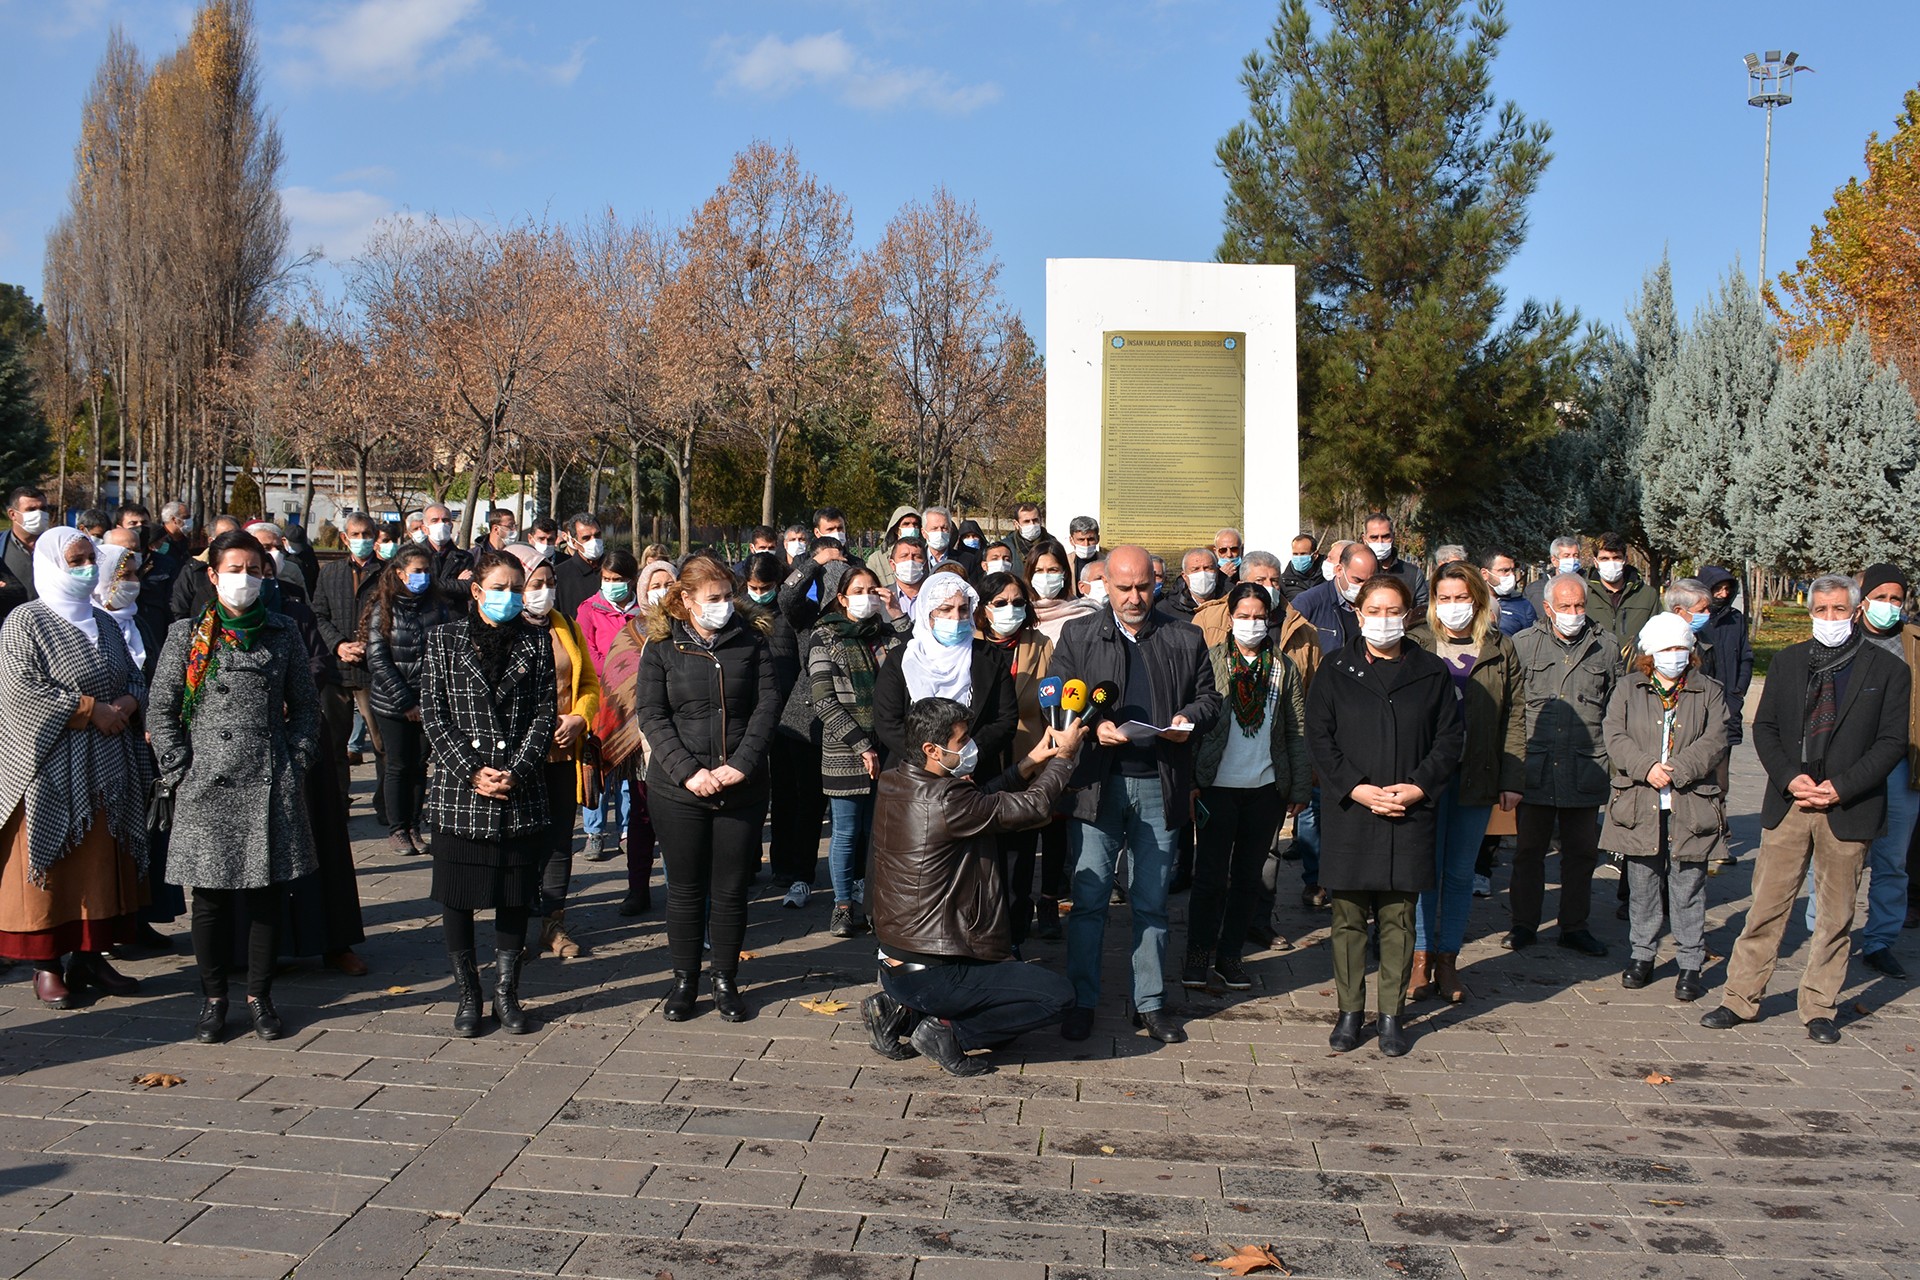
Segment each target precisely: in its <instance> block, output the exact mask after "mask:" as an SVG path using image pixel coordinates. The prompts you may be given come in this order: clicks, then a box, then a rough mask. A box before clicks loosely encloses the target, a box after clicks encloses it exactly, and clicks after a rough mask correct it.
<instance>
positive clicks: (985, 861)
mask: <svg viewBox="0 0 1920 1280" xmlns="http://www.w3.org/2000/svg"><path fill="white" fill-rule="evenodd" d="M1085 736H1086V726H1085V725H1075V726H1073V727H1072V728H1069V729H1062V730H1055V731H1052V732H1050V733H1048V734H1047V736H1046V737H1045V738H1043V739H1042V740H1041V742H1040V743H1039V745H1037V746H1035V747H1034V749H1033V750H1032V751H1031V752H1029V753H1028V754H1027V756H1026V757H1025V758H1023V759H1022V760H1020V761H1019V762H1018V763H1016V764H1015V765H1014V767H1013V768H1011V769H1009V770H1007V772H1006V773H1004V774H1002V775H1001V776H1000V777H998V778H996V779H994V780H993V781H991V782H988V783H986V784H984V785H982V784H977V783H975V782H974V780H973V778H972V777H971V776H970V775H971V774H972V772H973V766H974V762H975V761H976V760H977V759H978V758H979V754H980V753H979V749H978V748H977V746H976V745H975V744H974V743H972V742H970V741H969V740H968V733H967V708H966V707H965V706H964V705H963V704H961V703H959V702H955V701H954V700H953V699H951V698H922V699H920V700H919V701H918V702H915V703H914V704H913V706H912V707H911V708H910V709H909V710H908V712H907V743H908V747H909V750H910V751H911V752H912V754H911V755H909V756H908V757H907V758H906V759H904V760H902V761H901V762H900V763H898V764H897V765H895V766H894V767H893V768H891V769H888V770H887V771H886V772H885V773H883V774H882V775H881V776H880V785H879V791H878V799H877V800H876V802H875V807H874V814H873V831H872V836H871V845H870V854H869V856H870V858H871V860H872V866H871V869H870V871H869V873H868V876H867V909H868V912H869V914H870V916H871V918H872V921H873V932H874V936H875V938H876V939H877V940H878V942H879V944H880V986H881V991H880V992H879V993H878V994H875V995H872V996H869V997H868V998H867V1001H866V1004H865V1007H864V1009H863V1013H864V1014H865V1016H866V1021H867V1030H868V1033H869V1034H870V1035H871V1036H872V1037H873V1046H874V1049H875V1050H876V1051H878V1052H880V1053H882V1054H885V1055H886V1056H888V1057H906V1056H909V1054H908V1053H907V1052H905V1051H903V1050H902V1048H901V1047H900V1045H899V1043H898V1039H899V1037H900V1035H901V1034H903V1033H904V1032H905V1031H906V1030H907V1029H908V1028H909V1027H911V1029H912V1035H911V1037H910V1043H911V1044H912V1045H913V1048H914V1049H916V1050H918V1051H919V1052H921V1053H923V1054H925V1055H926V1056H927V1057H929V1058H931V1059H933V1060H934V1061H935V1062H937V1063H939V1064H940V1066H941V1067H942V1068H943V1069H945V1070H946V1071H947V1072H948V1073H949V1074H951V1075H956V1076H974V1075H983V1074H985V1073H986V1072H989V1071H992V1070H993V1068H992V1066H990V1065H989V1064H987V1063H986V1062H984V1061H981V1060H979V1059H975V1058H969V1057H968V1056H967V1051H968V1050H970V1049H991V1048H997V1047H998V1046H1000V1045H1004V1044H1006V1043H1008V1042H1010V1041H1011V1040H1013V1039H1014V1038H1015V1037H1016V1036H1019V1035H1021V1034H1022V1033H1024V1032H1027V1031H1032V1030H1035V1029H1037V1028H1039V1027H1044V1026H1051V1025H1053V1024H1056V1023H1058V1022H1059V1021H1060V1016H1061V1015H1062V1014H1063V1013H1065V1012H1066V1010H1067V1008H1068V1006H1070V1005H1071V1004H1072V1003H1073V984H1072V983H1071V982H1069V981H1068V980H1067V979H1066V978H1065V977H1064V976H1063V975H1061V974H1057V973H1049V972H1048V971H1047V970H1045V969H1042V968H1039V967H1038V966H1036V965H1030V964H1023V963H1021V962H1019V961H1018V960H1015V959H1013V946H1012V934H1011V930H1010V927H1009V923H1008V912H1007V888H1006V883H1005V880H1004V879H1003V877H1002V875H1001V870H1000V856H999V846H998V844H997V843H996V841H995V837H996V836H999V835H1001V834H1002V833H1004V832H1008V831H1018V830H1022V829H1024V828H1027V827H1038V826H1041V825H1043V824H1045V823H1046V822H1047V821H1048V820H1049V818H1050V817H1051V816H1052V814H1053V805H1054V802H1055V801H1056V800H1058V799H1059V798H1060V793H1061V792H1062V791H1063V790H1064V789H1065V788H1066V785H1067V776H1068V774H1069V773H1071V772H1072V765H1073V756H1074V753H1075V752H1076V751H1077V750H1078V749H1079V747H1080V740H1081V739H1082V738H1084V737H1085ZM1035 774H1038V775H1039V777H1038V778H1035V777H1034V775H1035Z"/></svg>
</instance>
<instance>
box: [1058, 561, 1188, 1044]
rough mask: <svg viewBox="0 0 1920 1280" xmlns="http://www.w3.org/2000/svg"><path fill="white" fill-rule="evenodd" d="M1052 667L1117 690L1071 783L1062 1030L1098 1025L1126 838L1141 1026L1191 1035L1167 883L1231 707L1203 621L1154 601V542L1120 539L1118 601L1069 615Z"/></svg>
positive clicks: (1111, 597) (1110, 566) (1114, 575)
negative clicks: (1210, 744) (1172, 996)
mask: <svg viewBox="0 0 1920 1280" xmlns="http://www.w3.org/2000/svg"><path fill="white" fill-rule="evenodd" d="M1048 673H1049V674H1050V675H1058V676H1060V677H1062V678H1063V679H1065V680H1067V681H1068V682H1069V683H1071V682H1073V681H1076V680H1077V681H1080V682H1081V683H1082V686H1083V687H1084V688H1085V689H1089V690H1092V689H1098V688H1099V687H1100V686H1101V685H1103V684H1106V685H1110V686H1111V689H1112V692H1111V694H1110V696H1109V697H1108V699H1107V700H1106V703H1105V705H1104V706H1103V707H1102V708H1101V709H1100V712H1099V714H1098V715H1097V716H1095V717H1094V725H1093V728H1094V740H1093V741H1092V742H1090V743H1089V744H1088V746H1087V749H1086V750H1084V751H1082V752H1081V755H1080V762H1079V764H1078V766H1077V767H1076V768H1075V769H1074V772H1073V779H1072V782H1071V784H1070V785H1071V787H1072V788H1074V790H1072V791H1071V793H1070V794H1071V804H1072V808H1071V810H1070V813H1071V815H1072V818H1073V821H1072V823H1070V824H1069V827H1068V831H1067V848H1068V851H1069V854H1070V855H1071V857H1072V859H1073V912H1072V914H1071V915H1070V916H1069V917H1068V919H1067V974H1068V976H1069V977H1070V978H1072V979H1073V989H1074V1007H1073V1008H1072V1009H1070V1010H1068V1011H1067V1015H1066V1017H1065V1019H1063V1021H1062V1023H1061V1028H1060V1030H1061V1034H1062V1035H1064V1036H1065V1037H1066V1038H1067V1039H1069V1040H1085V1039H1086V1038H1087V1037H1088V1036H1089V1035H1091V1034H1092V1032H1093V1015H1094V1010H1095V1009H1096V1008H1097V1007H1098V1005H1099V1003H1100V961H1101V952H1102V949H1103V947H1104V945H1105V940H1106V929H1107V903H1108V898H1109V896H1110V895H1111V894H1112V892H1113V872H1114V863H1115V860H1116V859H1117V858H1118V857H1119V854H1120V849H1121V847H1122V845H1123V844H1124V845H1125V846H1127V847H1128V848H1129V849H1130V850H1131V853H1130V856H1129V858H1128V865H1129V875H1130V879H1129V882H1128V884H1127V901H1128V903H1129V904H1130V906H1131V908H1132V911H1133V952H1132V954H1133V1008H1134V1025H1135V1026H1136V1027H1144V1028H1145V1029H1146V1031H1147V1033H1148V1034H1149V1035H1151V1036H1152V1037H1153V1038H1154V1039H1156V1040H1159V1041H1161V1042H1163V1043H1165V1044H1179V1043H1180V1042H1181V1041H1184V1040H1185V1039H1186V1038H1187V1033H1186V1032H1185V1031H1184V1030H1182V1029H1181V1027H1180V1024H1179V1023H1178V1022H1176V1021H1174V1019H1173V1017H1172V1015H1170V1014H1168V1013H1167V1012H1166V1011H1165V1009H1164V1004H1163V994H1162V989H1163V987H1164V985H1165V984H1164V979H1163V972H1164V970H1165V967H1166V955H1167V892H1168V887H1169V886H1170V885H1171V883H1172V881H1173V862H1174V851H1175V846H1176V843H1177V833H1178V832H1179V830H1180V829H1181V828H1182V827H1184V826H1186V825H1187V824H1188V823H1189V822H1191V821H1192V820H1193V816H1192V810H1191V808H1190V806H1189V804H1188V798H1189V797H1190V796H1191V795H1192V792H1193V738H1194V736H1195V735H1196V734H1199V735H1202V736H1204V735H1205V733H1206V732H1207V730H1208V729H1209V728H1211V727H1212V725H1213V722H1214V719H1215V718H1216V717H1217V716H1218V715H1219V714H1220V694H1219V691H1218V690H1216V689H1215V688H1214V684H1213V664H1212V662H1211V661H1210V660H1209V659H1208V657H1207V645H1206V640H1205V639H1204V638H1203V637H1202V636H1201V634H1200V628H1198V627H1196V626H1194V625H1192V624H1191V623H1187V622H1182V621H1180V620H1179V619H1177V618H1175V617H1173V616H1172V615H1171V614H1169V613H1167V612H1165V611H1163V610H1157V609H1155V608H1154V606H1153V557H1152V556H1150V555H1149V554H1148V553H1147V550H1146V548H1144V547H1137V546H1122V547H1116V548H1114V549H1113V551H1112V552H1111V553H1109V555H1108V556H1107V607H1106V608H1105V609H1101V610H1099V611H1097V612H1095V613H1092V614H1089V615H1087V616H1085V617H1079V618H1075V619H1074V620H1073V621H1071V622H1069V623H1067V625H1066V627H1065V628H1064V629H1063V630H1062V631H1061V633H1060V642H1059V644H1058V645H1056V646H1055V647H1054V651H1053V661H1052V663H1051V664H1050V665H1049V667H1048Z"/></svg>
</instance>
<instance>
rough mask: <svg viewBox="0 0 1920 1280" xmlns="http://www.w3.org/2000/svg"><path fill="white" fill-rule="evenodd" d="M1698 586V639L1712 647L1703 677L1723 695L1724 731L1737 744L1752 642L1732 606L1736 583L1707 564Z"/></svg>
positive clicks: (1742, 736) (1743, 725) (1748, 683)
mask: <svg viewBox="0 0 1920 1280" xmlns="http://www.w3.org/2000/svg"><path fill="white" fill-rule="evenodd" d="M1700 582H1701V585H1703V586H1704V587H1706V589H1707V608H1708V610H1709V613H1708V615H1707V623H1706V626H1704V627H1702V628H1701V630H1700V632H1699V636H1700V638H1701V639H1702V640H1703V641H1705V642H1706V643H1707V644H1709V645H1712V646H1713V648H1712V650H1711V651H1710V653H1709V654H1708V656H1707V658H1706V661H1705V666H1706V669H1707V674H1708V675H1710V676H1712V677H1713V678H1714V679H1715V680H1718V681H1719V682H1720V687H1721V688H1722V689H1725V690H1726V691H1727V729H1728V731H1729V734H1730V737H1731V740H1732V741H1733V742H1736V743H1738V742H1741V741H1743V740H1745V738H1746V723H1745V714H1746V707H1747V690H1748V689H1749V688H1751V687H1752V685H1753V640H1752V638H1751V637H1750V636H1749V635H1748V634H1747V615H1746V614H1745V613H1743V612H1741V611H1740V610H1739V609H1736V608H1734V605H1733V598H1734V596H1736V595H1738V594H1739V591H1740V580H1739V579H1738V578H1735V577H1734V576H1733V574H1731V573H1730V572H1728V571H1727V570H1726V569H1724V568H1722V567H1721V566H1719V565H1717V564H1710V565H1708V566H1707V567H1706V568H1704V569H1702V570H1701V571H1700Z"/></svg>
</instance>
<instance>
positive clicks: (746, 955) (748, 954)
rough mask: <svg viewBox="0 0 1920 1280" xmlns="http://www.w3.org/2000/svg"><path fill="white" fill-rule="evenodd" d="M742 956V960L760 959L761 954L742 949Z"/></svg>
mask: <svg viewBox="0 0 1920 1280" xmlns="http://www.w3.org/2000/svg"><path fill="white" fill-rule="evenodd" d="M740 958H741V959H742V960H758V959H759V958H760V957H759V954H758V953H757V952H753V951H742V952H741V953H740Z"/></svg>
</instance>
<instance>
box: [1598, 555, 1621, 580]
mask: <svg viewBox="0 0 1920 1280" xmlns="http://www.w3.org/2000/svg"><path fill="white" fill-rule="evenodd" d="M1599 566H1600V581H1602V582H1618V581H1620V579H1622V578H1624V577H1626V576H1627V562H1626V561H1624V560H1602V561H1600V562H1599Z"/></svg>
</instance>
